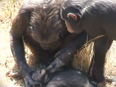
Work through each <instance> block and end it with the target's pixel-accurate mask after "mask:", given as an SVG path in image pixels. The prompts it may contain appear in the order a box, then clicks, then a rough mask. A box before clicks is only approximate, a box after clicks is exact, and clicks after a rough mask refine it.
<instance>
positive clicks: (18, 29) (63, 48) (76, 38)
mask: <svg viewBox="0 0 116 87" xmlns="http://www.w3.org/2000/svg"><path fill="white" fill-rule="evenodd" d="M63 2H64V0H25V1H24V2H23V4H22V6H21V8H20V10H19V12H18V14H17V16H16V17H15V19H14V21H13V23H12V27H11V30H10V35H11V41H10V44H11V51H12V54H13V56H14V59H15V61H16V63H17V64H18V66H19V67H20V69H21V71H22V75H23V78H24V81H25V85H26V87H31V86H32V85H36V84H38V83H39V82H38V81H34V80H33V79H32V78H31V77H32V75H33V72H35V71H36V70H35V69H33V68H31V67H29V65H28V64H27V63H26V59H25V52H24V49H25V48H24V43H25V44H26V45H27V47H28V48H29V49H30V50H31V52H32V53H33V55H34V57H35V58H36V59H38V62H37V63H38V64H43V65H46V67H47V66H48V65H49V64H50V65H49V66H48V67H47V69H46V70H47V72H49V73H54V72H55V71H56V70H57V69H59V68H60V67H62V66H64V65H69V66H70V59H71V58H72V57H73V55H74V54H75V53H76V52H77V50H78V49H80V48H81V46H82V45H83V44H84V43H85V42H86V33H85V32H82V33H81V34H80V35H77V34H71V33H69V32H68V31H67V29H66V27H65V23H64V21H63V20H61V18H60V7H61V4H62V3H63Z"/></svg>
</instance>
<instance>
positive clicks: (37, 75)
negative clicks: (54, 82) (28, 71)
mask: <svg viewBox="0 0 116 87" xmlns="http://www.w3.org/2000/svg"><path fill="white" fill-rule="evenodd" d="M51 77H52V75H51V74H50V73H49V72H47V71H46V70H45V69H41V70H37V71H36V72H34V73H33V74H32V79H33V80H35V81H39V86H40V87H42V86H43V85H46V84H47V83H48V82H49V81H50V79H51Z"/></svg>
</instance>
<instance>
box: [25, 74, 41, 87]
mask: <svg viewBox="0 0 116 87" xmlns="http://www.w3.org/2000/svg"><path fill="white" fill-rule="evenodd" d="M24 80H25V84H26V85H27V87H28V86H29V85H33V86H34V85H38V84H40V83H39V82H37V81H34V80H32V79H31V78H30V76H26V77H25V79H24ZM29 87H30V86H29Z"/></svg>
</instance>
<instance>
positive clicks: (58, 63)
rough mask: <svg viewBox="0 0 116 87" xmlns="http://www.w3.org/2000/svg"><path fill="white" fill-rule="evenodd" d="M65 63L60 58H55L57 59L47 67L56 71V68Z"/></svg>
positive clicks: (52, 71)
mask: <svg viewBox="0 0 116 87" xmlns="http://www.w3.org/2000/svg"><path fill="white" fill-rule="evenodd" d="M63 65H64V64H63V63H62V62H61V61H60V60H59V59H57V58H56V59H55V61H53V62H52V63H51V64H50V65H49V66H48V67H47V69H46V70H47V71H49V72H50V73H54V72H55V71H56V70H58V69H59V68H60V67H61V66H63Z"/></svg>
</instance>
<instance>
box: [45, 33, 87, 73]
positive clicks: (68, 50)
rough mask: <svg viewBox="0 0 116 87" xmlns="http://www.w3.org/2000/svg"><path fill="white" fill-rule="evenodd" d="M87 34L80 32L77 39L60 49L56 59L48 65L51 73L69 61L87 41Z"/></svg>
mask: <svg viewBox="0 0 116 87" xmlns="http://www.w3.org/2000/svg"><path fill="white" fill-rule="evenodd" d="M86 36H87V35H86V33H85V32H83V33H81V34H79V35H78V36H77V38H76V39H75V41H73V42H72V43H71V44H69V45H68V46H67V47H65V48H64V49H62V50H60V51H59V52H58V53H57V54H56V56H55V57H56V58H55V60H54V61H53V62H52V63H51V64H50V65H49V66H48V67H47V70H48V71H49V72H50V73H54V72H55V71H56V70H57V69H59V68H60V67H62V66H64V65H66V64H67V63H69V61H70V58H71V57H73V56H74V54H76V52H77V50H79V49H80V48H81V47H82V46H83V45H84V43H85V42H86Z"/></svg>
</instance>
